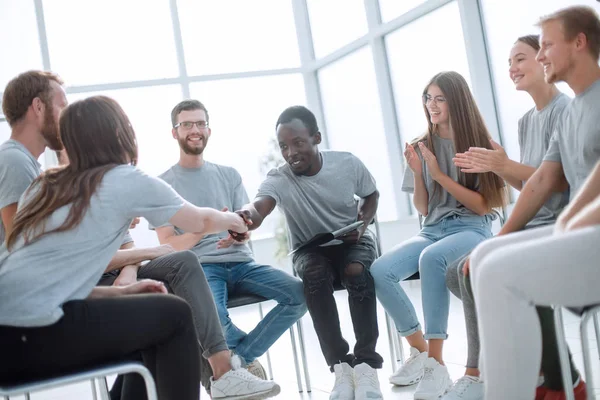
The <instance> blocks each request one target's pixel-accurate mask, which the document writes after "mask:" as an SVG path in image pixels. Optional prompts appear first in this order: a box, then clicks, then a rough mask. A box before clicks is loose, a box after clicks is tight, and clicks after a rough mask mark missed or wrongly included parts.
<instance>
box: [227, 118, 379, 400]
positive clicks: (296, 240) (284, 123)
mask: <svg viewBox="0 0 600 400" xmlns="http://www.w3.org/2000/svg"><path fill="white" fill-rule="evenodd" d="M276 129H277V139H278V142H279V147H280V149H281V154H282V156H283V158H284V160H285V164H283V165H282V166H280V167H278V168H274V169H273V170H271V171H270V172H269V174H268V176H267V179H266V180H265V181H264V182H263V183H262V185H261V186H260V188H259V190H258V194H257V196H256V198H255V200H254V202H253V203H251V204H248V205H246V206H244V207H243V208H242V209H241V210H238V213H239V214H240V215H242V216H243V217H244V218H245V219H246V221H247V223H248V224H249V226H248V227H249V229H256V228H257V227H259V226H260V225H261V223H262V221H263V219H264V218H266V217H267V215H269V214H270V213H271V212H272V211H273V209H274V208H275V206H279V208H280V209H281V210H282V211H283V214H284V215H285V218H286V221H287V225H288V227H289V233H290V237H291V245H292V247H293V248H294V249H298V248H299V246H300V245H302V244H303V243H305V242H306V241H308V240H310V239H311V238H312V237H314V236H315V235H317V234H319V233H324V232H332V231H334V230H338V229H341V228H343V227H344V226H347V225H349V224H351V223H353V222H356V221H357V220H362V221H364V224H363V225H362V226H361V227H360V228H358V229H357V230H355V231H353V232H350V233H348V234H347V235H346V236H344V237H343V243H341V244H337V245H331V246H324V247H321V246H317V247H308V248H303V249H300V250H299V251H297V252H296V253H295V254H294V258H293V262H294V269H295V270H296V272H297V273H298V275H299V276H300V277H301V278H302V281H303V283H304V295H305V296H306V302H307V305H308V311H309V312H310V315H311V317H312V320H313V324H314V327H315V330H316V332H317V336H318V338H319V343H320V345H321V350H322V352H323V355H324V356H325V360H326V362H327V364H328V365H329V366H330V368H331V370H332V371H334V372H335V375H336V383H335V386H334V388H333V390H332V393H331V397H330V399H347V398H357V399H358V398H361V399H362V398H370V399H381V398H382V397H381V390H380V388H379V381H378V380H377V372H376V371H375V369H376V368H381V365H382V361H383V360H382V358H381V356H380V355H379V354H377V352H376V351H375V345H376V343H377V338H378V336H379V332H378V327H377V310H376V305H377V298H376V297H375V285H374V282H373V277H372V276H371V273H370V271H369V268H370V267H371V264H372V263H373V261H374V260H375V257H376V245H375V241H374V239H373V237H372V236H371V235H370V234H369V233H368V231H367V225H368V224H369V223H370V222H371V221H372V220H373V218H374V217H375V212H376V211H377V203H378V199H379V192H378V191H377V188H376V186H375V180H374V179H373V177H372V176H371V174H370V173H369V171H368V170H367V168H366V167H365V166H364V164H363V163H362V162H361V161H360V160H359V159H358V158H357V157H355V156H354V155H352V154H351V153H347V152H340V151H319V147H318V146H319V144H320V143H321V133H320V132H319V129H318V126H317V122H316V118H315V116H314V115H313V113H312V112H311V111H310V110H308V109H307V108H305V107H302V106H293V107H289V108H288V109H286V110H285V111H284V112H283V113H282V114H281V115H280V117H279V119H278V121H277V123H276ZM356 197H359V198H361V201H360V207H359V202H358V201H357V200H356ZM334 282H340V283H341V284H342V285H343V286H344V287H345V288H346V289H347V290H348V294H349V297H348V300H349V303H350V314H351V316H352V323H353V325H354V332H355V336H356V345H355V346H354V354H351V353H349V346H348V343H347V342H346V341H345V340H344V338H343V337H342V333H341V331H340V321H339V316H338V311H337V307H336V304H335V299H334V297H333V292H334V286H333V284H334Z"/></svg>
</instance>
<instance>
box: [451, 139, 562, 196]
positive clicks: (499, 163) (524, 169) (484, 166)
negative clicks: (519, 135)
mask: <svg viewBox="0 0 600 400" xmlns="http://www.w3.org/2000/svg"><path fill="white" fill-rule="evenodd" d="M492 146H493V147H494V149H493V150H490V149H485V148H481V147H471V148H470V149H469V151H467V152H465V153H458V154H456V157H455V158H454V159H453V161H454V164H455V165H456V166H457V167H459V168H461V171H462V172H465V173H476V174H479V173H484V172H493V173H495V174H496V175H498V176H499V177H501V178H502V179H504V180H505V181H506V182H508V184H509V185H510V186H512V187H514V188H515V189H517V190H519V191H520V190H522V189H523V182H526V181H528V180H529V178H531V176H532V175H533V174H534V173H535V171H536V170H537V168H535V167H531V166H529V165H525V164H521V163H519V162H517V161H513V160H511V159H510V158H508V156H507V154H506V152H505V151H504V148H503V147H502V146H500V145H499V144H498V143H496V142H494V141H492ZM568 187H569V185H568V183H567V180H566V179H564V178H563V179H562V180H561V181H560V182H559V183H558V184H557V186H556V187H555V191H557V192H564V191H565V190H567V188H568Z"/></svg>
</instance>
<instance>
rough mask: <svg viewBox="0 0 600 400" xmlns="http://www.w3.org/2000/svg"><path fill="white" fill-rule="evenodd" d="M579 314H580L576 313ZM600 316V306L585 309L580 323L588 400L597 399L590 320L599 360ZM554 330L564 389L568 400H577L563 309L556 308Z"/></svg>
mask: <svg viewBox="0 0 600 400" xmlns="http://www.w3.org/2000/svg"><path fill="white" fill-rule="evenodd" d="M571 311H575V310H571ZM576 313H577V314H579V312H576ZM599 314H600V305H594V306H589V307H585V308H584V309H583V310H582V312H581V314H580V315H581V322H580V323H579V332H580V335H581V349H582V351H583V368H584V374H585V377H586V379H587V380H588V396H587V398H588V400H594V399H595V398H596V396H595V393H594V387H593V385H592V379H593V373H592V363H591V355H590V345H589V343H590V342H589V335H588V326H589V323H590V320H593V321H594V330H595V332H596V343H597V345H598V358H600V323H599V322H598V315H599ZM554 328H555V330H556V341H557V344H558V355H559V359H560V369H561V371H562V378H563V387H564V390H565V397H566V400H575V392H574V389H573V382H572V380H571V373H570V370H571V367H570V365H569V351H568V347H567V340H566V338H565V330H564V325H563V315H562V307H560V306H555V307H554Z"/></svg>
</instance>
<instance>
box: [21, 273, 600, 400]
mask: <svg viewBox="0 0 600 400" xmlns="http://www.w3.org/2000/svg"><path fill="white" fill-rule="evenodd" d="M403 287H404V288H405V289H406V291H407V293H408V295H409V297H410V298H411V300H413V304H414V305H415V308H416V309H417V312H418V313H419V315H420V316H421V318H420V320H421V321H422V313H421V299H420V284H419V282H411V283H403ZM336 300H337V303H338V309H339V312H340V319H341V323H342V332H344V335H345V336H346V339H347V340H348V342H349V343H350V344H351V346H352V345H353V343H354V340H353V337H354V335H353V330H352V323H351V320H350V313H349V310H348V303H347V300H346V293H345V292H337V293H336ZM265 306H266V307H265V312H267V311H268V309H269V308H270V307H271V306H272V305H270V304H268V303H267V304H266V305H265ZM378 311H379V331H380V335H379V336H380V337H379V342H378V346H377V350H378V351H379V352H380V354H381V355H382V356H383V358H384V360H385V362H384V367H383V369H382V370H380V371H379V380H380V382H381V387H382V390H383V395H384V398H385V399H398V400H408V399H412V398H413V393H414V390H415V386H411V387H406V388H393V387H392V386H391V385H389V384H388V383H387V377H388V375H389V374H390V373H391V372H392V365H391V362H390V352H389V346H388V335H387V330H386V326H385V314H384V312H383V308H381V306H379V310H378ZM231 314H232V319H233V321H234V322H236V323H237V324H238V326H239V327H240V328H242V329H251V328H252V327H253V326H254V325H255V324H256V323H257V321H258V318H259V316H258V310H257V307H256V306H250V307H245V308H243V309H236V310H233V311H232V313H231ZM564 319H565V327H566V336H567V341H568V342H569V346H570V348H571V351H572V352H573V355H574V359H575V363H576V364H577V366H578V368H579V369H580V370H581V371H583V361H582V353H581V344H580V341H579V337H580V336H579V318H578V317H575V316H574V315H572V314H570V313H569V312H565V318H564ZM302 322H303V327H304V336H305V343H306V350H307V358H308V365H309V371H310V380H311V385H312V392H311V393H306V392H304V393H298V386H297V381H296V373H295V369H294V364H293V355H292V354H293V353H292V347H291V340H290V335H289V333H286V334H285V335H283V336H282V337H281V338H280V339H279V340H278V341H277V342H276V343H275V344H274V345H273V347H272V348H271V351H270V354H271V361H272V368H273V371H274V378H275V380H276V381H277V382H278V383H279V384H280V385H281V387H282V392H281V394H280V395H279V396H277V398H278V399H319V400H322V399H328V398H329V391H330V389H331V387H332V386H333V381H334V378H333V374H331V373H329V369H328V368H327V366H326V365H325V362H324V360H323V356H322V355H321V351H320V348H319V344H318V340H317V337H316V334H315V332H314V329H313V327H312V322H311V320H310V316H309V315H308V314H307V315H306V316H305V317H304V318H303V321H302ZM448 333H449V335H450V337H449V338H448V341H447V342H446V345H445V349H444V359H445V361H446V364H447V365H448V369H449V371H450V375H451V377H452V378H453V379H458V378H459V377H460V376H462V374H463V372H464V362H465V358H466V337H465V327H464V317H463V312H462V305H461V303H460V301H459V300H458V299H456V298H454V297H453V296H451V304H450V318H449V328H448ZM590 337H592V338H593V337H594V336H593V328H592V333H591V336H590ZM590 347H591V348H592V349H594V350H593V355H592V362H593V372H594V377H593V379H594V382H600V362H599V360H598V354H597V350H596V349H597V345H596V343H595V341H594V340H592V343H591V346H590ZM404 349H405V353H407V352H408V347H407V344H406V342H404ZM261 362H262V363H263V365H264V366H265V368H266V367H267V360H266V357H262V358H261ZM586 381H587V382H588V383H589V381H590V379H586ZM596 387H597V385H596ZM595 392H596V394H597V395H600V390H599V389H596V390H595ZM201 397H202V398H203V399H207V398H208V396H207V395H206V393H202V396H201ZM21 398H22V397H21ZM31 398H32V399H33V400H59V399H61V400H62V399H68V400H71V399H73V400H75V399H77V400H86V399H92V395H91V391H90V385H89V384H80V385H74V386H70V387H67V388H61V389H56V390H52V391H48V392H41V393H34V394H33V395H32V397H31ZM15 399H18V398H15Z"/></svg>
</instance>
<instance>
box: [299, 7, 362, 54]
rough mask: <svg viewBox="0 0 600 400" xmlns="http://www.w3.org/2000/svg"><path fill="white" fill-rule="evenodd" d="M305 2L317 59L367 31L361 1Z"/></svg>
mask: <svg viewBox="0 0 600 400" xmlns="http://www.w3.org/2000/svg"><path fill="white" fill-rule="evenodd" d="M307 4H308V12H309V15H310V26H311V30H312V37H313V42H314V48H315V54H316V56H317V57H318V58H320V57H323V56H326V55H327V54H329V53H331V52H332V51H334V50H337V49H339V48H340V47H343V46H344V45H346V44H348V43H350V42H352V41H353V40H355V39H358V38H359V37H361V36H363V35H364V34H366V33H367V29H368V27H367V16H366V14H365V5H364V1H363V0H307Z"/></svg>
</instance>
